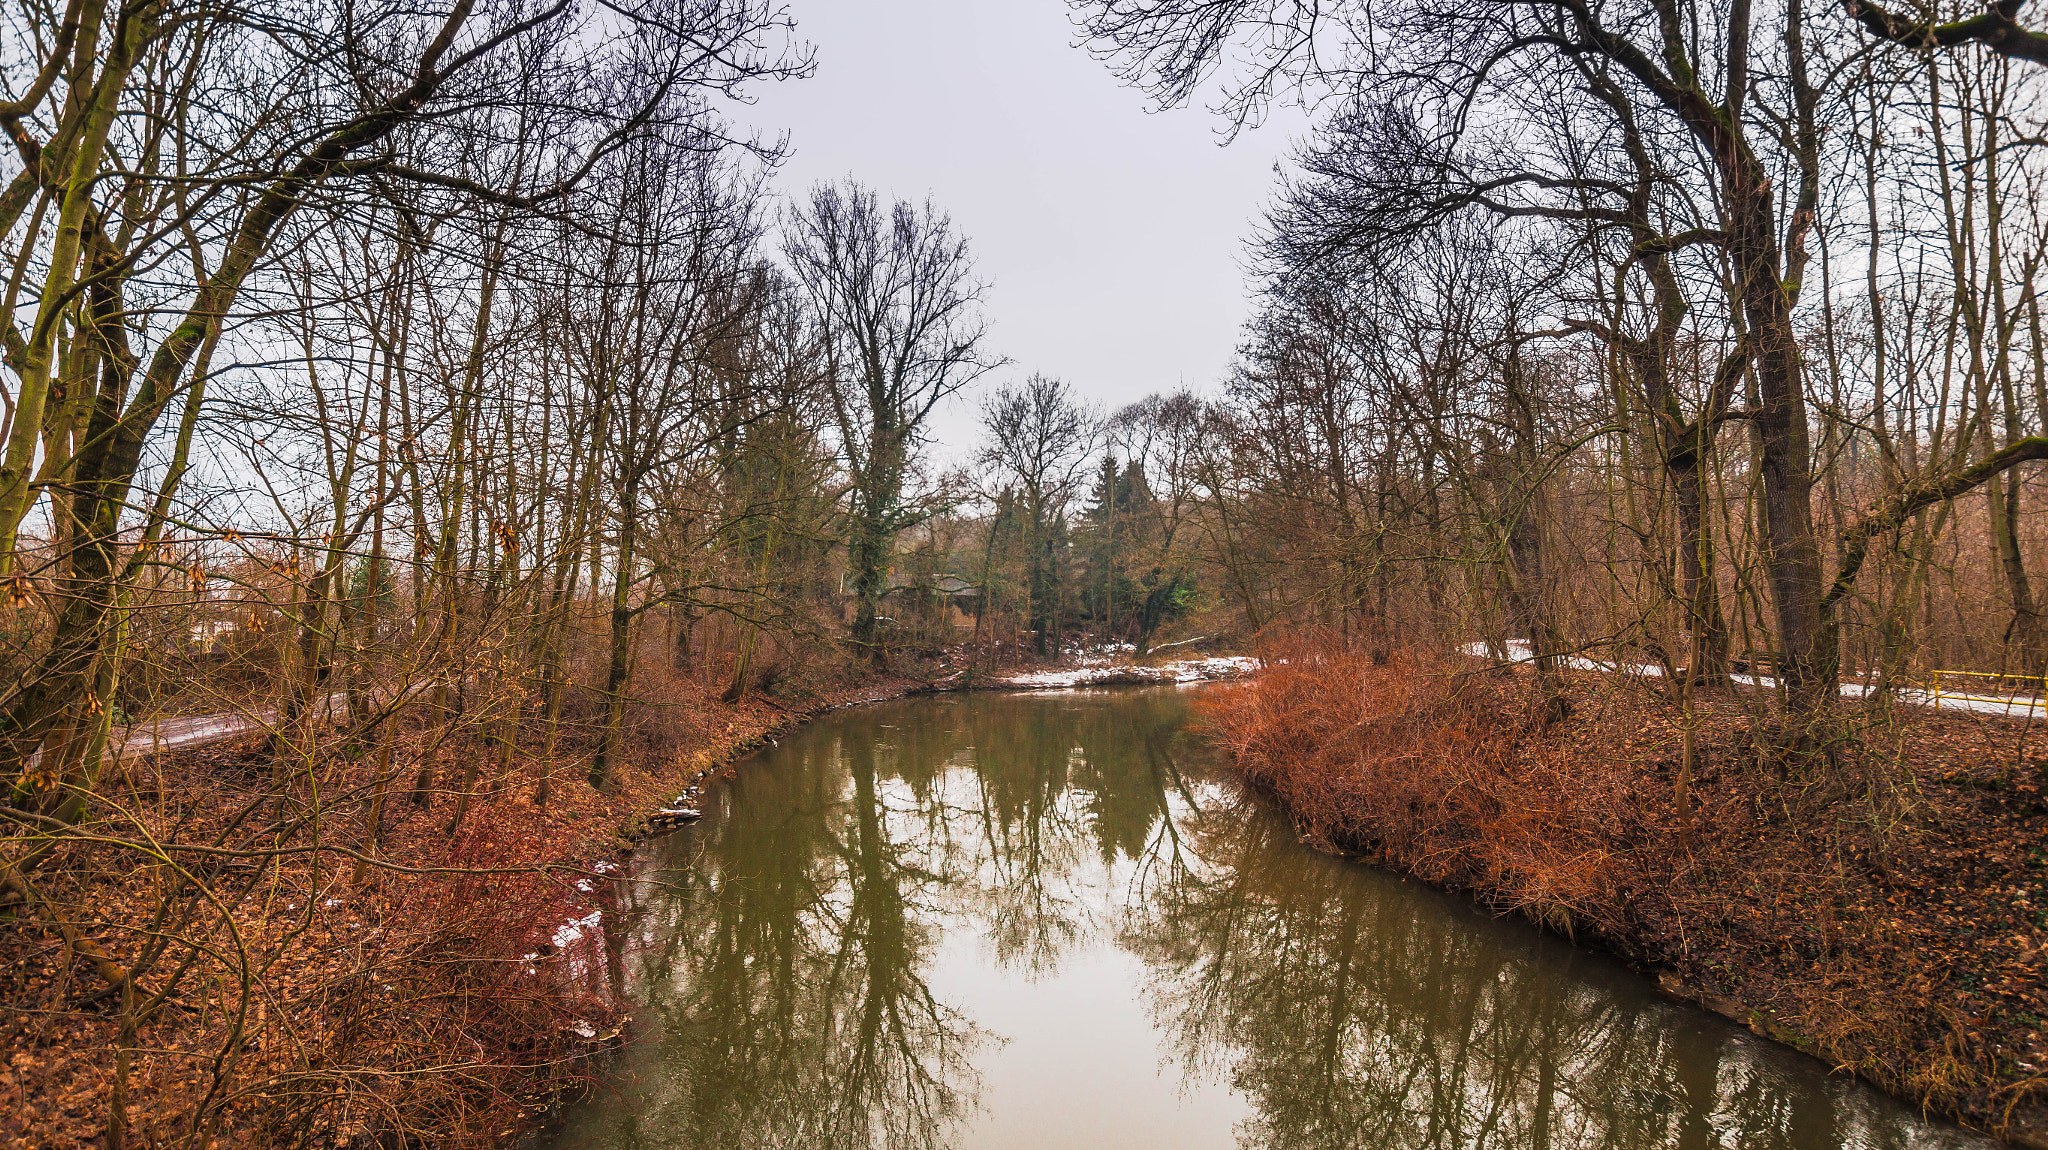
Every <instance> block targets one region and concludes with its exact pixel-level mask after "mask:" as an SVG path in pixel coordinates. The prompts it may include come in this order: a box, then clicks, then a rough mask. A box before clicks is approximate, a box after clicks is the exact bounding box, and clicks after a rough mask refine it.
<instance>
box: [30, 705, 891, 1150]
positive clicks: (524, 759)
mask: <svg viewBox="0 0 2048 1150" xmlns="http://www.w3.org/2000/svg"><path fill="white" fill-rule="evenodd" d="M918 682H919V681H918V680H914V679H908V678H889V677H879V676H871V677H865V678H859V679H856V680H852V681H850V682H849V683H848V684H847V685H844V686H841V687H839V688H837V689H832V690H825V691H821V692H818V693H816V694H814V695H812V696H810V697H807V698H805V699H804V700H803V701H802V702H800V703H798V702H791V701H771V700H765V699H763V698H762V697H761V696H758V695H756V696H753V697H751V698H750V699H748V700H746V701H743V702H741V703H739V704H737V705H727V704H723V703H720V702H718V701H716V700H715V698H710V697H706V696H705V695H704V694H703V692H700V691H689V690H685V689H681V688H680V687H679V688H678V689H677V690H675V691H672V692H664V694H666V697H667V701H666V702H665V703H663V704H662V705H660V706H648V707H643V708H639V709H638V710H639V713H638V714H637V715H636V716H634V719H633V721H632V723H631V724H629V725H630V727H631V728H632V729H633V730H634V731H635V732H636V734H635V737H634V738H633V739H632V740H631V741H630V743H629V747H630V749H631V752H632V753H631V754H630V755H629V756H628V759H627V762H626V763H625V764H624V765H623V766H621V767H619V768H618V769H616V770H615V771H614V772H613V773H612V777H611V780H610V784H609V785H608V786H607V788H606V789H604V790H602V791H599V790H595V789H592V788H590V787H588V786H586V785H584V784H583V782H582V780H581V778H580V764H581V763H582V761H583V760H584V759H586V758H587V757H588V756H587V752H588V750H589V749H590V747H589V746H587V745H585V744H592V743H594V733H593V732H581V733H579V734H578V735H577V736H576V737H566V736H565V737H564V738H563V740H562V741H561V743H560V745H559V746H557V748H556V752H557V758H556V762H555V765H554V768H553V769H554V774H555V779H554V783H553V786H552V788H551V790H552V795H551V798H550V799H549V801H548V803H547V805H546V806H545V807H541V806H537V805H536V804H535V801H534V791H535V785H536V782H537V780H538V778H539V776H540V774H541V772H542V769H543V767H544V766H545V764H543V763H542V762H541V761H539V759H538V757H537V755H538V750H539V748H538V746H527V745H524V744H523V743H522V745H521V746H520V747H519V748H518V749H517V752H518V753H517V754H516V755H515V756H514V757H513V759H512V761H511V769H510V771H509V772H508V773H507V774H506V775H504V776H503V777H500V778H497V779H491V778H488V777H486V778H484V779H483V780H482V781H481V784H480V790H479V791H478V793H477V794H476V795H475V796H474V798H475V800H476V801H474V802H473V803H472V804H471V805H470V806H469V808H468V810H467V812H466V815H465V816H464V818H463V820H462V823H461V826H460V827H459V828H457V829H455V830H454V831H453V833H451V832H450V823H451V811H452V808H453V806H454V803H453V801H452V796H451V795H450V794H449V793H448V792H446V791H445V790H443V791H440V792H439V793H437V794H435V795H434V796H432V801H431V802H430V803H429V804H428V805H425V806H417V805H415V804H413V803H412V802H410V801H408V796H407V793H406V790H405V787H406V784H407V782H408V781H410V780H411V779H412V778H413V772H414V770H415V768H416V766H417V764H418V763H419V761H420V759H421V757H422V756H423V755H427V756H434V757H437V758H438V759H439V760H440V763H441V768H442V769H441V771H440V777H441V778H442V780H443V781H444V782H443V785H445V783H446V781H447V780H449V779H450V778H451V776H452V774H453V772H452V771H451V770H450V767H451V765H453V764H456V763H459V762H462V761H464V758H465V756H479V755H483V756H492V757H495V753H496V749H495V748H493V747H488V746H485V745H482V742H481V740H478V741H476V742H477V745H470V744H471V741H470V740H467V739H463V740H459V741H450V742H448V743H445V744H442V745H440V746H439V749H438V750H436V749H435V746H434V734H435V732H434V730H433V728H432V726H431V725H430V724H428V723H425V722H416V723H402V724H401V727H400V731H399V733H398V734H397V735H396V736H395V745H394V748H393V755H392V762H393V764H394V769H393V770H392V771H391V772H390V773H389V775H387V789H389V790H390V792H391V793H390V794H389V796H388V799H387V802H386V804H385V812H386V813H385V817H384V828H383V835H382V839H381V842H379V843H378V844H377V845H376V846H375V847H374V848H372V849H370V850H368V851H360V852H359V853H367V854H370V855H372V856H373V857H374V859H375V860H376V865H363V866H358V865H357V861H356V858H355V857H354V855H352V854H351V853H349V852H351V851H357V850H358V848H362V847H364V845H365V842H364V840H365V836H366V826H365V824H364V821H363V820H364V817H365V811H366V810H367V809H368V806H369V802H368V801H367V800H368V799H369V797H370V796H371V795H372V794H373V793H374V791H375V790H376V789H377V788H376V775H377V773H378V772H377V762H378V756H377V755H376V754H374V753H369V749H368V748H358V749H356V750H355V751H348V750H346V749H340V748H338V749H337V750H336V752H335V753H332V754H325V755H323V756H322V757H321V767H320V769H319V770H318V771H317V772H315V773H314V775H313V776H312V777H313V778H314V779H315V781H316V783H317V785H308V784H306V783H305V782H303V781H300V780H296V779H295V781H294V783H293V784H292V785H288V786H280V785H279V784H278V783H277V782H276V781H275V779H274V774H273V764H274V756H273V755H272V754H270V753H269V752H268V751H267V750H266V749H265V747H264V746H263V745H262V741H261V740H260V739H252V740H244V741H242V742H241V743H238V744H226V745H220V746H214V747H208V748H203V749H199V750H192V751H185V752H179V753H174V754H166V755H162V756H158V757H156V758H155V759H152V760H147V761H143V762H139V763H135V764H133V765H132V766H131V768H130V770H129V777H128V779H127V780H126V782H125V784H124V785H123V786H122V787H121V788H120V789H118V790H117V791H114V792H112V793H109V794H106V795H103V796H100V797H99V799H98V800H97V801H95V803H94V804H93V805H92V808H91V810H90V814H89V815H88V817H87V818H86V819H85V820H84V821H82V822H81V823H80V824H79V825H78V826H76V827H72V828H69V829H66V830H64V831H63V832H62V833H61V834H60V835H58V836H57V837H56V839H54V840H53V844H54V845H53V846H52V849H50V850H49V851H47V852H45V853H43V854H41V855H40V856H38V857H36V858H34V859H32V860H31V861H32V863H33V865H32V866H29V867H26V868H24V873H25V875H26V880H25V884H24V886H22V887H17V886H15V885H13V884H12V883H10V885H9V887H8V889H7V890H5V891H0V922H5V923H7V924H9V925H8V928H7V929H0V1050H5V1051H6V1052H7V1054H6V1057H5V1060H4V1061H0V1146H6V1147H19V1148H24V1150H27V1148H34V1150H61V1148H68V1147H85V1146H93V1147H98V1146H102V1145H107V1144H121V1145H127V1146H191V1147H202V1146H203V1147H228V1146H266V1147H280V1146H322V1147H425V1146H432V1147H436V1148H459V1147H466V1146H486V1145H496V1144H501V1143H502V1142H503V1141H504V1139H505V1137H506V1136H507V1135H510V1134H513V1133H516V1132H519V1131H521V1130H522V1129H524V1128H525V1127H526V1126H528V1125H530V1123H531V1121H532V1120H533V1119H534V1117H535V1116H536V1115H537V1114H538V1113H540V1112H541V1111H543V1110H545V1109H546V1108H547V1107H548V1106H549V1105H551V1103H552V1102H553V1100H554V1099H555V1098H557V1097H559V1096H561V1095H562V1094H563V1092H564V1091H565V1090H572V1089H574V1088H575V1087H576V1086H577V1084H578V1083H579V1082H580V1081H583V1080H584V1079H585V1078H586V1077H587V1074H588V1073H589V1072H590V1071H591V1070H592V1069H593V1064H592V1063H591V1062H590V1058H591V1056H592V1055H594V1054H596V1053H599V1052H600V1051H602V1050H603V1049H605V1048H606V1047H608V1046H609V1045H613V1044H615V1042H616V1039H617V1036H618V1034H619V1030H620V1027H621V1026H622V1025H623V1023H624V1021H625V1014H626V1003H625V999H624V997H623V993H622V988H621V987H620V986H619V985H618V983H617V978H618V975H619V971H618V969H617V968H616V964H615V963H614V964H607V963H605V962H603V961H602V960H601V958H600V959H599V960H597V961H592V960H591V959H590V958H589V957H588V954H589V951H588V950H587V949H586V951H585V953H584V954H583V955H582V956H578V955H572V954H569V953H567V949H568V948H566V947H558V946H557V945H555V944H556V943H557V942H560V941H562V938H563V935H562V934H561V933H560V932H561V928H562V924H564V923H581V924H584V925H585V926H587V927H589V928H590V929H591V930H592V931H593V932H595V931H598V930H605V929H612V930H616V929H617V928H618V924H617V922H616V916H609V915H606V916H600V917H592V915H593V912H597V911H602V910H603V909H604V908H605V901H606V899H607V897H608V892H609V889H610V886H611V884H610V883H608V882H607V881H605V875H606V874H608V873H611V872H612V871H613V870H615V869H616V864H615V863H614V862H613V861H612V860H613V859H614V858H615V857H616V856H618V855H619V854H620V853H621V852H622V850H623V849H624V848H625V847H626V845H627V840H628V837H629V836H630V835H631V834H632V833H633V832H634V831H635V830H636V828H637V827H638V826H639V825H640V823H641V820H642V819H643V817H644V816H645V815H646V814H647V813H648V812H650V811H653V810H655V809H658V808H661V807H664V806H667V805H669V804H670V802H671V800H672V798H673V797H674V796H675V795H676V794H677V793H679V792H680V791H681V790H682V789H683V788H684V787H685V786H687V785H688V784H689V783H690V782H691V781H692V780H693V779H694V778H695V777H696V776H697V774H698V773H699V772H701V771H703V770H705V769H706V768H707V767H716V766H718V765H720V764H723V763H724V762H726V761H727V760H729V759H732V758H734V757H736V756H738V755H739V754H742V753H744V752H745V751H747V750H749V749H751V748H753V747H755V746H757V745H759V744H760V743H761V742H763V741H764V740H765V739H767V738H768V737H770V736H771V735H773V734H774V733H776V732H778V731H780V730H783V729H786V728H788V727H790V726H792V725H795V724H796V723H799V722H802V721H804V720H805V719H806V718H807V717H809V716H810V715H813V714H816V713H818V712H820V711H822V710H827V709H831V708H834V707H837V706H842V705H849V704H852V703H857V702H864V701H869V700H872V699H878V698H885V697H892V696H894V695H898V694H902V693H903V692H904V691H906V690H909V689H911V688H912V687H915V686H917V685H918ZM589 725H591V726H593V727H594V726H595V724H594V723H592V724H589ZM152 844H154V845H152ZM168 844H180V845H176V846H172V845H168ZM597 953H598V954H599V955H602V953H603V950H602V949H601V948H600V949H599V950H598V951H597ZM608 967H609V968H608ZM128 972H134V973H133V975H132V977H128ZM110 974H111V975H112V977H109V975H110ZM124 982H125V983H126V986H125V987H123V986H122V985H120V984H122V983H124ZM117 1115H118V1118H116V1116H117ZM117 1121H118V1123H119V1125H120V1127H121V1129H120V1130H119V1131H118V1135H117V1136H114V1137H112V1138H111V1140H110V1135H109V1129H110V1126H111V1125H113V1124H114V1123H115V1122H117Z"/></svg>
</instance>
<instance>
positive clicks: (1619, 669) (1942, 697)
mask: <svg viewBox="0 0 2048 1150" xmlns="http://www.w3.org/2000/svg"><path fill="white" fill-rule="evenodd" d="M1507 648H1508V654H1510V655H1512V656H1513V657H1514V661H1516V662H1526V661H1528V660H1530V659H1533V658H1535V657H1536V655H1535V651H1534V650H1533V649H1531V648H1530V646H1529V644H1528V642H1527V641H1526V640H1523V639H1510V640H1508V642H1507ZM1459 651H1461V652H1462V653H1464V654H1467V655H1471V656H1473V657H1474V658H1478V659H1484V658H1486V657H1487V648H1486V644H1485V643H1467V644H1465V645H1464V646H1463V647H1460V648H1459ZM1559 661H1560V662H1562V663H1563V664H1564V665H1565V666H1566V667H1569V668H1571V669H1573V670H1577V671H1605V672H1608V673H1610V674H1623V675H1655V676H1662V675H1663V674H1664V670H1663V668H1661V667H1651V666H1647V665H1645V664H1641V663H1609V662H1602V661H1600V660H1598V659H1587V658H1583V657H1581V656H1577V655H1571V656H1566V657H1565V658H1563V659H1561V660H1559ZM1729 677H1730V678H1732V679H1734V680H1735V681H1736V682H1738V683H1743V684H1747V685H1749V686H1752V687H1760V688H1763V689H1764V690H1776V689H1777V686H1778V681H1777V680H1776V679H1773V678H1771V677H1770V676H1768V675H1731V676H1729ZM1871 689H1872V688H1871V685H1870V684H1868V683H1844V684H1842V694H1843V695H1844V696H1845V697H1847V698H1851V699H1860V698H1862V697H1864V696H1865V695H1868V694H1870V692H1871ZM1892 697H1893V698H1895V699H1897V700H1898V701H1899V702H1901V703H1906V704H1908V705H1911V706H1915V707H1933V708H1935V709H1937V710H1942V711H1969V712H1972V713H1974V714H1979V715H2002V716H2005V717H2007V718H2014V719H2032V718H2034V717H2036V716H2048V700H2044V701H2039V702H2037V701H2035V700H2033V699H2028V698H2023V697H2021V698H2015V697H2010V696H2005V695H1972V694H1968V693H1966V692H1961V691H1928V690H1922V689H1919V688H1912V687H1904V688H1894V689H1893V691H1892Z"/></svg>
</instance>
